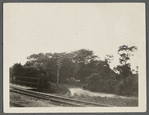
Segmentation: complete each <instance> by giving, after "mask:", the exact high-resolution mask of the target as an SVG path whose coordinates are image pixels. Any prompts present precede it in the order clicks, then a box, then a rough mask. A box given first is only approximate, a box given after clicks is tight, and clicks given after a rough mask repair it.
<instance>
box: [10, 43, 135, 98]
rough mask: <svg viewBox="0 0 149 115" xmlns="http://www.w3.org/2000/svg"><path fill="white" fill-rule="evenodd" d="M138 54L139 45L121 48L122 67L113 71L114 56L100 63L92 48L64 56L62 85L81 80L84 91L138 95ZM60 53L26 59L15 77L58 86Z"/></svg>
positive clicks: (109, 56)
mask: <svg viewBox="0 0 149 115" xmlns="http://www.w3.org/2000/svg"><path fill="white" fill-rule="evenodd" d="M134 51H137V47H136V46H131V47H128V46H126V45H123V46H120V47H119V48H118V51H117V52H118V54H119V63H120V64H119V65H117V66H116V67H114V68H113V69H111V68H110V63H111V61H112V60H113V58H114V56H113V55H106V57H105V59H104V60H100V59H99V57H98V56H96V55H94V52H93V51H92V50H89V49H80V50H76V51H72V52H70V53H65V55H64V56H63V58H62V67H61V68H60V71H59V73H60V79H59V80H60V83H70V81H71V78H75V79H77V80H80V84H81V85H82V87H83V88H84V89H87V90H90V91H94V92H107V93H116V94H119V95H134V94H138V74H137V72H136V73H133V72H132V69H131V64H130V63H129V60H130V57H131V56H133V52H134ZM59 55H60V53H46V54H43V53H39V54H32V55H30V56H28V57H27V59H28V61H27V62H26V63H25V64H24V65H21V64H20V63H16V64H14V65H13V66H12V67H11V69H12V75H16V76H17V75H19V76H28V77H40V78H41V79H42V81H43V82H42V83H43V84H42V88H46V87H47V83H48V81H50V82H53V83H56V80H57V69H58V67H57V59H58V56H59Z"/></svg>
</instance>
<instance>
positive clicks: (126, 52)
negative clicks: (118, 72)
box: [118, 45, 137, 65]
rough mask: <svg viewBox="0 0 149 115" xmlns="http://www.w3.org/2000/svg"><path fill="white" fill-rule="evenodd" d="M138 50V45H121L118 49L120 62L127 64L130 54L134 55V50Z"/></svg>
mask: <svg viewBox="0 0 149 115" xmlns="http://www.w3.org/2000/svg"><path fill="white" fill-rule="evenodd" d="M136 50H137V47H136V46H131V47H128V46H126V45H123V46H120V47H119V49H118V54H119V55H120V58H119V61H120V64H123V65H126V64H127V62H128V60H130V56H133V54H132V53H133V52H134V51H136Z"/></svg>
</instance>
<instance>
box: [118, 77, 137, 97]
mask: <svg viewBox="0 0 149 115" xmlns="http://www.w3.org/2000/svg"><path fill="white" fill-rule="evenodd" d="M115 93H116V94H118V95H124V96H131V95H134V94H135V93H138V78H137V77H136V76H128V77H127V78H126V79H121V80H120V81H119V82H118V83H117V85H116V87H115Z"/></svg>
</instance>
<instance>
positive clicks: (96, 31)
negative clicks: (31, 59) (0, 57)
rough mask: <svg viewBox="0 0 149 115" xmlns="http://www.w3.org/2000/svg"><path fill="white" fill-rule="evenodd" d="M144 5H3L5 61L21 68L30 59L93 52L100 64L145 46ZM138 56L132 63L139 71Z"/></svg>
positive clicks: (137, 54)
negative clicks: (39, 55) (120, 51)
mask: <svg viewBox="0 0 149 115" xmlns="http://www.w3.org/2000/svg"><path fill="white" fill-rule="evenodd" d="M144 41H145V4H143V3H92V4H91V3H84V4H81V3H65V4H64V3H12V4H10V3H6V4H4V56H5V59H4V60H6V63H8V64H9V66H12V65H13V64H14V63H16V62H18V63H19V62H21V63H22V64H24V63H25V62H26V61H27V60H26V57H27V56H29V55H31V54H34V53H41V52H42V53H49V52H52V53H54V52H71V51H74V50H79V49H82V48H85V49H90V50H93V51H94V53H95V55H98V56H99V57H100V58H101V59H103V58H104V57H105V56H106V54H112V55H114V60H113V63H112V64H111V66H112V67H113V66H116V65H117V64H118V58H119V57H118V54H117V50H118V47H119V46H121V45H128V46H137V47H138V49H140V48H141V47H142V45H144V44H145V42H144ZM139 56H141V54H139V53H138V51H137V52H136V53H135V55H134V57H133V58H132V61H131V63H132V66H133V67H135V66H136V65H137V62H138V59H139Z"/></svg>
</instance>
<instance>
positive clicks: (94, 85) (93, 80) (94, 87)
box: [83, 74, 114, 93]
mask: <svg viewBox="0 0 149 115" xmlns="http://www.w3.org/2000/svg"><path fill="white" fill-rule="evenodd" d="M111 81H112V79H104V77H103V76H101V74H96V75H95V74H92V75H90V76H89V77H88V78H87V80H86V83H85V84H84V85H83V88H85V89H88V90H90V91H93V92H107V93H113V92H114V85H113V83H112V82H111Z"/></svg>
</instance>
